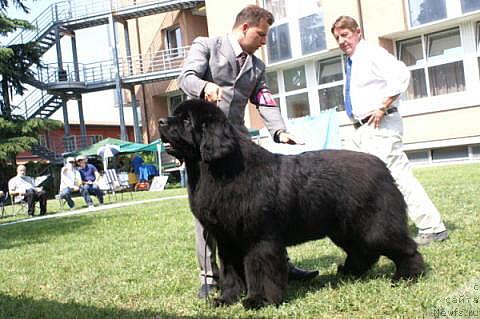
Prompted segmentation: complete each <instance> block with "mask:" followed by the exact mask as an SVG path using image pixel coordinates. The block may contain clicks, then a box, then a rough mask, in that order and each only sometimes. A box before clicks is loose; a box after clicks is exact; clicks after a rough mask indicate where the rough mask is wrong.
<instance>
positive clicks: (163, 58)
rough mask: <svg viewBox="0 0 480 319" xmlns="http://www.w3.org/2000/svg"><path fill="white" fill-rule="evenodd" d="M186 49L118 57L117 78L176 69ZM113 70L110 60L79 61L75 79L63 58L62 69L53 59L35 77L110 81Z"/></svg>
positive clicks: (50, 80) (50, 81) (49, 81)
mask: <svg viewBox="0 0 480 319" xmlns="http://www.w3.org/2000/svg"><path fill="white" fill-rule="evenodd" d="M189 49H190V47H189V46H186V47H180V48H175V49H167V50H161V51H156V52H150V53H145V54H141V55H134V56H129V57H123V58H119V60H118V65H119V72H120V78H122V79H125V78H128V77H129V76H136V75H148V74H152V75H154V74H155V73H159V72H165V71H171V70H179V69H180V68H181V67H182V64H183V61H184V60H185V57H186V55H187V53H188V50H189ZM116 72H117V71H116V67H115V64H114V62H113V60H104V61H99V62H92V63H79V64H78V79H79V80H78V81H77V80H76V79H77V77H76V72H75V66H74V64H73V63H72V62H63V69H62V70H60V69H59V68H58V66H57V65H56V64H55V63H52V64H47V65H44V66H42V67H40V68H39V69H38V70H37V74H38V80H39V81H40V82H43V83H45V84H47V85H49V84H50V85H51V84H55V83H59V82H63V83H65V82H67V83H68V82H83V83H84V85H85V86H88V85H93V84H99V83H102V82H111V81H113V80H115V78H116ZM159 79H161V75H159Z"/></svg>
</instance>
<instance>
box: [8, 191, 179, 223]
mask: <svg viewBox="0 0 480 319" xmlns="http://www.w3.org/2000/svg"><path fill="white" fill-rule="evenodd" d="M187 197H188V196H187V195H177V196H169V197H162V198H153V199H145V200H139V201H134V202H122V203H118V204H105V205H100V206H96V207H94V208H82V209H76V210H72V211H68V212H63V213H56V214H50V215H44V216H35V217H31V218H25V219H20V220H16V221H13V222H9V223H5V224H0V227H3V226H8V225H15V224H20V223H27V222H34V221H38V220H44V219H51V218H59V217H64V216H72V215H80V214H88V213H94V212H98V211H101V210H107V209H112V208H118V207H125V206H131V205H138V204H144V203H153V202H159V201H163V200H170V199H177V198H187Z"/></svg>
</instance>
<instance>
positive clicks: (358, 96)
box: [350, 40, 410, 119]
mask: <svg viewBox="0 0 480 319" xmlns="http://www.w3.org/2000/svg"><path fill="white" fill-rule="evenodd" d="M350 58H351V59H352V73H351V78H350V99H351V101H352V113H353V116H354V118H355V119H363V118H365V117H366V116H368V115H369V114H371V113H372V112H373V111H375V110H378V109H379V108H381V107H383V104H382V102H383V101H384V100H385V99H386V98H387V97H390V96H395V95H397V94H400V93H402V92H404V91H405V90H406V89H407V87H408V83H409V81H410V71H409V70H408V69H407V67H406V66H405V64H403V62H401V61H398V60H397V59H396V58H395V57H394V56H393V55H391V54H390V53H388V52H387V51H386V50H385V49H384V48H382V47H380V46H374V45H371V44H369V43H368V42H366V41H365V40H360V42H359V43H358V44H357V46H356V48H355V52H354V53H353V55H352V56H351V57H350ZM397 103H398V99H397V100H396V101H395V102H394V103H393V104H392V105H391V106H390V107H392V106H395V105H396V104H397Z"/></svg>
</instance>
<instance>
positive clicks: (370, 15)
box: [362, 0, 406, 42]
mask: <svg viewBox="0 0 480 319" xmlns="http://www.w3.org/2000/svg"><path fill="white" fill-rule="evenodd" d="M362 15H363V29H364V30H363V31H364V32H363V33H364V37H365V39H366V40H368V41H371V42H374V41H377V40H378V38H379V37H382V36H384V35H385V34H390V33H394V32H398V31H404V30H406V18H405V10H404V1H401V0H367V1H362Z"/></svg>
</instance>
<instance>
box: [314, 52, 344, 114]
mask: <svg viewBox="0 0 480 319" xmlns="http://www.w3.org/2000/svg"><path fill="white" fill-rule="evenodd" d="M315 71H316V76H317V83H318V85H319V90H318V98H319V103H320V110H322V111H323V110H327V109H330V108H335V107H336V108H337V111H343V110H344V109H345V108H344V104H343V71H342V59H341V57H335V58H331V59H326V60H320V61H317V62H316V63H315Z"/></svg>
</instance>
